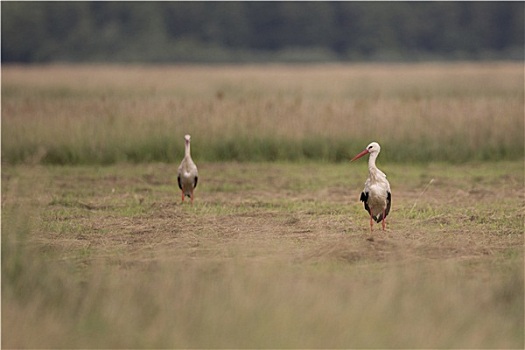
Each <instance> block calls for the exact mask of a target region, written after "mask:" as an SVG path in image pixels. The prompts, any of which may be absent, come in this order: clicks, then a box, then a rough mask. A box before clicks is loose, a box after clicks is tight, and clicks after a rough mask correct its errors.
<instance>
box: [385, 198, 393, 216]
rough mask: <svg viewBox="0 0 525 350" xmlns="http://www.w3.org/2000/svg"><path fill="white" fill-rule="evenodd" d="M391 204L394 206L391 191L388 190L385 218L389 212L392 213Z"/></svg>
mask: <svg viewBox="0 0 525 350" xmlns="http://www.w3.org/2000/svg"><path fill="white" fill-rule="evenodd" d="M391 206H392V194H391V193H390V192H387V195H386V209H385V218H386V217H387V216H388V213H390V207H391Z"/></svg>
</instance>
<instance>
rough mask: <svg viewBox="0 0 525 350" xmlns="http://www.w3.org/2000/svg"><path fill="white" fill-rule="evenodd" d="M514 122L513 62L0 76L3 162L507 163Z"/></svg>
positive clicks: (519, 77) (520, 80)
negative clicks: (361, 157)
mask: <svg viewBox="0 0 525 350" xmlns="http://www.w3.org/2000/svg"><path fill="white" fill-rule="evenodd" d="M523 115H524V74H523V65H522V64H521V63H491V64H489V63H487V64H466V63H464V64H419V65H319V66H231V67H222V66H220V67H192V66H175V67H172V66H165V67H162V66H161V67H142V66H37V67H18V66H3V67H2V126H3V127H4V128H3V132H2V159H3V161H8V162H10V163H27V162H30V163H31V162H32V163H35V162H36V163H43V164H100V163H104V164H113V163H115V162H120V161H130V162H144V161H162V162H173V161H178V156H179V154H180V153H181V152H182V147H183V143H181V142H180V140H181V139H182V137H183V136H184V134H186V133H190V134H192V139H193V140H194V143H195V146H194V149H193V151H194V154H195V156H196V158H197V159H200V160H201V161H276V160H281V161H290V160H292V161H297V160H325V161H343V160H345V159H347V158H348V157H350V156H351V155H353V154H350V153H351V152H354V150H355V149H356V148H362V147H364V146H363V145H366V144H368V143H369V142H370V141H371V140H376V141H378V142H380V143H381V144H382V145H383V146H384V147H386V148H389V149H392V150H396V152H390V153H388V154H384V159H385V160H387V161H388V160H390V161H403V162H405V161H418V162H428V161H447V162H453V161H454V162H457V163H461V162H464V161H467V160H500V159H502V158H503V159H506V160H517V159H523V156H524V150H523V142H524V141H523V130H524V121H523ZM6 130H8V132H6ZM65 130H67V132H65Z"/></svg>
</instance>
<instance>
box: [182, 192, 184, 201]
mask: <svg viewBox="0 0 525 350" xmlns="http://www.w3.org/2000/svg"><path fill="white" fill-rule="evenodd" d="M182 201H183V202H184V190H182Z"/></svg>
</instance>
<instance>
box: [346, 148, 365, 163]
mask: <svg viewBox="0 0 525 350" xmlns="http://www.w3.org/2000/svg"><path fill="white" fill-rule="evenodd" d="M368 153H369V152H368V150H367V149H365V150H364V151H363V152H361V153H359V154H358V155H356V156H355V157H354V158H352V159H351V160H350V161H351V162H353V161H354V160H356V159H359V158H361V157H362V156H364V155H367V154H368Z"/></svg>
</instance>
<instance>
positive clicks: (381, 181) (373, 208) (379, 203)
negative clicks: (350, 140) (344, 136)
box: [351, 142, 392, 232]
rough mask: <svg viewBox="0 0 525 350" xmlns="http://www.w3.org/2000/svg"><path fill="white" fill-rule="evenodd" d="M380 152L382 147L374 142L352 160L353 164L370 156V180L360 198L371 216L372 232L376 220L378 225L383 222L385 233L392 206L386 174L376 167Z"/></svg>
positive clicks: (367, 181)
mask: <svg viewBox="0 0 525 350" xmlns="http://www.w3.org/2000/svg"><path fill="white" fill-rule="evenodd" d="M380 151H381V147H380V146H379V144H378V143H377V142H372V143H371V144H369V145H368V146H367V147H366V148H365V150H364V151H362V152H361V153H359V154H358V155H356V156H355V157H354V158H352V160H351V162H353V161H354V160H356V159H359V158H361V157H362V156H364V155H366V154H370V156H369V157H368V179H366V182H365V189H364V190H363V192H362V193H361V197H360V198H359V199H360V200H361V201H362V202H364V203H365V209H366V211H367V212H368V214H370V232H372V230H373V228H372V227H373V225H374V220H375V221H376V222H377V223H379V222H381V221H382V224H383V231H384V230H385V218H386V216H387V215H388V213H389V212H390V206H391V205H392V195H391V194H390V184H389V183H388V180H387V179H386V175H385V173H383V172H382V171H381V170H379V169H378V168H377V167H376V158H377V156H378V155H379V152H380Z"/></svg>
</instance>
